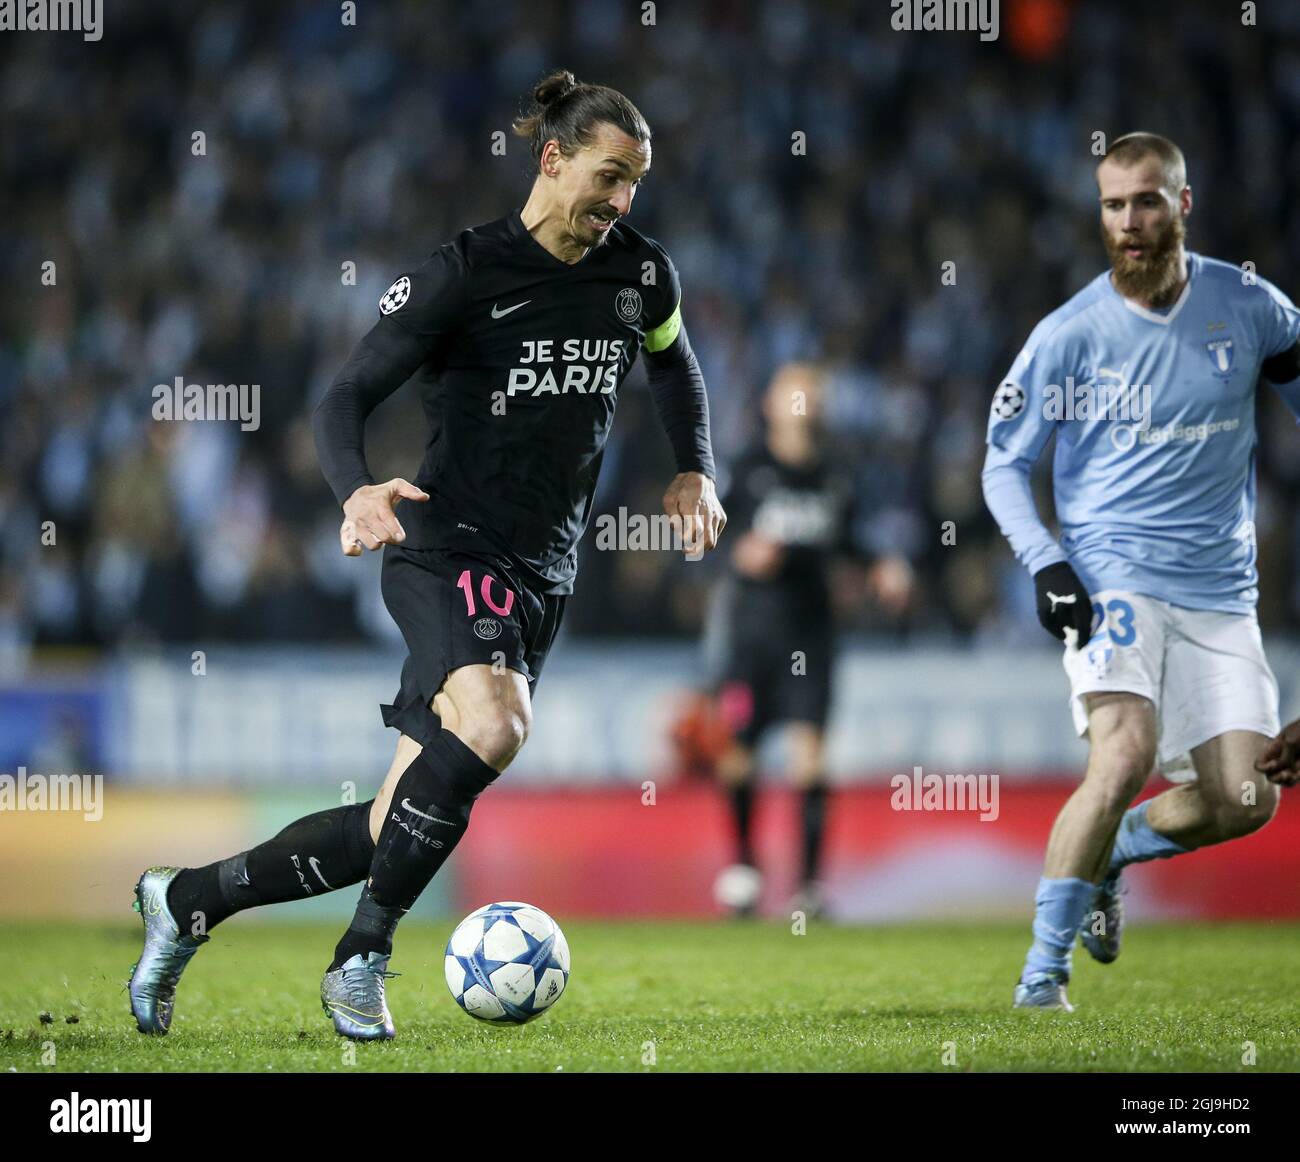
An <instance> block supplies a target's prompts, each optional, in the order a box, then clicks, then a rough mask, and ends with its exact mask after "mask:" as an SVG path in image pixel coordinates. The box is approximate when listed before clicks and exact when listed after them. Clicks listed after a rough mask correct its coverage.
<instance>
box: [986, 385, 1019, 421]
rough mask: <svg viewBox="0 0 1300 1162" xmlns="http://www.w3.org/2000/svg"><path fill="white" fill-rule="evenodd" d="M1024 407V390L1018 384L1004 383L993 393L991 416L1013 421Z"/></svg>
mask: <svg viewBox="0 0 1300 1162" xmlns="http://www.w3.org/2000/svg"><path fill="white" fill-rule="evenodd" d="M1024 406H1025V389H1024V388H1023V387H1021V386H1020V384H1018V383H1010V382H1008V383H1004V384H1003V385H1002V386H1001V387H999V388H998V389H997V391H995V392H994V393H993V414H994V415H995V416H997V417H998V419H1000V420H1013V419H1015V418H1016V416H1018V415H1019V414H1020V412H1021V409H1022V408H1023V407H1024Z"/></svg>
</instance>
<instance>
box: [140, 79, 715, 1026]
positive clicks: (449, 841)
mask: <svg viewBox="0 0 1300 1162" xmlns="http://www.w3.org/2000/svg"><path fill="white" fill-rule="evenodd" d="M533 101H534V104H533V108H532V110H531V111H530V112H529V113H528V114H527V115H526V116H523V117H521V118H519V119H518V120H517V121H516V122H515V126H514V129H515V133H516V134H517V135H518V136H520V137H522V138H524V139H525V140H526V141H527V142H528V144H529V147H530V149H531V151H532V155H533V158H534V160H535V161H536V163H537V173H536V176H535V178H534V182H533V187H532V190H531V192H530V194H529V196H528V200H527V202H526V203H525V204H524V205H523V206H522V207H520V208H517V209H514V210H512V211H511V212H510V213H509V214H507V215H506V216H505V217H503V218H499V219H497V220H496V221H493V222H489V223H486V224H485V225H482V226H476V227H474V228H473V229H470V230H466V231H464V232H463V233H461V234H460V235H459V237H457V238H456V239H455V241H453V242H449V243H447V244H446V245H445V246H443V247H441V248H440V249H439V250H437V251H436V252H435V253H434V254H433V256H432V257H431V258H430V259H429V260H428V261H427V262H425V263H424V264H423V265H422V266H419V267H417V268H415V269H414V270H411V271H410V272H409V273H407V274H404V275H402V276H401V277H400V278H398V279H397V281H396V282H394V283H393V285H392V286H391V287H389V289H388V291H387V293H386V294H384V296H383V298H382V299H381V300H380V303H379V318H378V321H377V322H376V323H375V325H374V327H373V328H372V329H371V331H370V332H369V333H368V334H367V335H366V336H365V337H364V338H362V339H361V341H360V342H359V343H358V344H357V346H356V348H355V349H354V350H353V352H352V355H351V357H350V358H349V359H348V361H347V363H346V364H344V366H343V369H342V370H341V371H340V372H339V374H338V376H337V377H336V379H335V381H334V383H333V385H332V386H331V387H330V389H329V391H328V392H327V393H326V395H325V397H324V399H323V400H322V401H321V403H320V406H319V407H318V408H317V411H316V415H315V434H316V446H317V450H318V452H319V455H320V461H321V467H322V470H323V471H324V473H325V477H326V479H327V480H328V481H329V484H330V487H331V488H332V489H333V491H334V494H335V496H336V497H337V498H338V501H339V503H340V505H342V508H343V517H344V519H343V523H342V527H341V529H340V541H341V545H342V549H343V552H344V553H345V554H347V555H348V556H359V555H360V554H361V553H362V552H363V551H364V550H368V549H370V550H373V549H378V548H379V547H380V546H381V545H382V546H384V547H385V548H384V563H383V579H382V587H383V596H384V601H385V604H386V605H387V607H388V610H389V612H390V613H391V614H392V615H393V619H394V620H395V621H396V622H397V624H398V627H399V628H400V629H401V631H402V635H403V637H404V638H405V641H406V644H407V648H408V650H409V657H408V658H407V660H406V664H405V665H404V666H403V668H402V679H401V688H400V690H399V691H398V695H397V697H396V699H395V700H394V701H393V703H392V704H391V705H388V706H384V707H383V708H382V709H383V715H384V721H385V722H386V723H387V724H388V725H389V726H392V727H394V728H395V729H397V730H399V731H400V732H401V739H400V741H399V743H398V746H397V753H396V756H395V757H394V759H393V763H392V766H391V767H390V769H389V771H388V775H387V777H386V778H385V780H384V783H383V786H382V788H381V789H380V791H379V793H378V795H376V797H375V798H374V799H372V800H370V801H369V802H367V803H361V804H356V805H349V806H343V807H336V808H334V809H333V810H329V811H322V812H320V813H318V814H316V815H312V816H309V817H307V818H305V819H301V820H298V821H297V822H296V823H293V824H290V826H289V827H287V828H286V829H285V830H284V831H283V832H281V833H280V834H279V835H277V836H276V837H275V838H273V839H271V840H269V841H267V842H266V843H264V844H262V845H260V846H259V847H256V848H253V849H252V850H250V851H246V852H242V853H240V854H239V855H236V856H232V857H231V858H229V859H226V860H222V861H220V862H218V863H215V864H210V865H208V866H207V867H204V868H195V869H177V868H155V869H150V871H148V872H146V873H145V875H144V876H142V877H141V880H140V883H139V884H138V885H137V896H138V898H139V900H140V906H141V911H142V913H143V914H144V917H145V951H144V954H143V955H142V956H141V959H140V962H139V964H137V965H136V967H135V970H134V972H133V976H132V981H131V990H130V991H131V1002H132V1011H133V1012H134V1014H135V1016H136V1020H137V1022H138V1024H139V1027H140V1029H141V1031H143V1032H152V1033H165V1032H166V1031H167V1027H168V1025H169V1024H170V1020H171V1010H172V999H173V994H174V992H175V986H176V982H177V980H178V979H179V977H180V974H181V971H182V970H183V968H184V966H185V964H186V963H188V960H189V958H190V957H191V956H192V955H193V953H194V951H195V950H196V949H197V947H198V946H199V945H200V944H202V943H203V942H204V941H206V940H207V935H206V932H207V930H208V929H210V928H211V927H212V926H213V925H214V924H215V923H218V922H220V921H221V920H222V919H224V918H225V917H227V916H229V915H231V914H233V913H234V912H237V911H240V910H242V909H244V908H249V907H253V906H255V905H258V904H269V903H278V902H281V901H284V900H293V899H301V898H304V897H305V896H308V895H318V894H320V893H321V892H327V891H333V890H335V889H338V888H343V887H347V886H349V885H351V884H356V883H359V882H361V881H362V880H364V881H365V882H366V886H365V888H364V889H363V891H362V893H361V899H360V902H359V903H358V905H357V909H356V913H355V916H354V918H353V920H352V923H351V925H350V926H349V928H348V930H347V931H346V932H345V933H344V935H343V937H342V939H341V940H340V941H339V943H338V946H337V947H336V949H335V952H334V958H333V961H332V963H331V964H330V965H329V968H328V969H327V971H326V974H325V979H324V981H323V982H322V986H321V1000H322V1004H323V1005H324V1007H325V1009H326V1011H327V1012H328V1013H330V1015H331V1016H332V1018H333V1021H334V1026H335V1029H336V1030H337V1031H338V1032H339V1033H340V1034H342V1035H344V1036H347V1037H352V1038H354V1039H358V1040H370V1039H382V1038H389V1037H392V1036H393V1025H392V1020H391V1018H390V1016H389V1013H388V1008H387V1005H386V1003H385V999H384V980H385V978H386V977H387V976H388V975H391V974H389V973H388V972H387V967H388V960H389V956H390V954H391V952H392V944H393V933H394V930H395V929H396V926H397V924H398V921H399V920H400V919H401V917H402V916H403V915H404V914H405V913H406V911H407V910H408V909H409V908H410V907H411V906H412V905H413V904H414V903H415V900H416V899H417V898H418V897H419V895H420V893H421V892H422V891H423V890H424V888H425V887H426V886H427V885H428V883H429V881H430V880H431V879H432V877H433V875H434V874H435V873H436V872H437V870H438V868H439V867H441V865H442V863H443V862H444V861H445V860H446V858H447V856H448V855H450V854H451V851H452V849H453V848H454V847H455V846H456V844H457V842H458V841H459V840H460V838H461V836H462V835H463V834H464V832H465V829H466V827H467V825H468V822H469V814H470V808H471V807H472V806H473V803H474V800H475V799H476V798H477V797H478V795H479V794H480V793H481V792H482V791H484V790H485V789H486V788H487V787H488V786H490V785H491V783H492V782H493V780H494V779H496V777H497V775H498V774H500V772H502V771H504V770H505V768H506V767H507V766H508V765H509V763H510V761H511V760H512V759H513V758H514V756H515V755H516V754H517V753H518V751H519V748H520V747H521V746H522V745H523V743H524V739H525V738H526V737H527V735H528V730H529V726H530V723H531V720H532V697H533V689H534V686H535V684H536V682H537V679H538V677H539V675H540V673H541V670H542V666H543V664H544V662H545V660H546V655H547V652H548V650H549V649H550V647H551V644H552V642H553V641H554V639H555V634H556V632H557V630H558V629H559V626H560V620H561V617H562V615H563V612H564V605H565V602H566V600H567V599H568V594H569V593H571V592H572V589H573V579H574V576H575V574H576V572H577V544H578V541H579V539H580V538H581V536H582V533H583V530H584V528H585V527H586V524H587V519H588V516H589V514H590V511H591V503H592V495H593V493H594V491H595V488H596V479H597V475H598V473H599V471H600V465H601V457H602V454H603V449H604V446H605V441H606V439H607V437H608V435H609V430H610V425H611V423H612V422H613V418H614V406H615V401H616V399H617V392H618V387H619V385H620V384H621V383H622V382H623V380H624V378H625V377H626V376H627V374H628V372H629V371H630V370H631V367H632V364H633V363H634V361H635V360H636V358H637V354H638V353H639V352H640V351H642V350H644V352H645V357H646V364H647V377H648V379H649V382H650V388H651V391H652V393H653V395H654V399H655V405H656V408H657V411H658V414H659V417H660V419H661V421H662V423H663V427H664V430H665V431H666V433H667V435H668V439H669V441H670V443H671V445H672V448H673V452H674V455H675V457H676V462H677V469H678V471H677V475H676V476H675V477H674V478H673V480H672V482H671V483H670V485H669V487H668V490H667V493H666V494H665V496H664V508H665V511H666V512H667V514H668V515H669V517H670V518H671V519H672V520H673V521H674V522H676V524H677V526H678V528H679V530H680V531H681V533H682V543H683V548H684V550H685V552H686V553H687V555H688V556H695V555H698V553H699V552H700V551H701V550H707V549H710V548H712V547H713V546H714V544H715V543H716V542H717V538H718V536H719V535H720V533H721V531H722V527H723V525H724V524H725V522H726V517H725V515H724V513H723V510H722V507H721V505H720V504H719V503H718V499H717V495H716V493H715V491H714V484H713V475H714V471H713V456H712V451H711V448H710V440H709V415H708V403H707V400H706V397H705V391H704V381H703V377H702V376H701V374H700V369H699V365H698V364H697V362H696V360H695V356H694V355H693V353H692V351H691V348H690V344H689V342H688V341H687V338H686V331H685V328H684V327H683V325H682V316H681V310H680V297H681V295H680V286H679V283H678V278H677V271H676V269H675V268H674V266H673V263H672V261H671V260H670V259H669V257H668V255H667V254H666V253H665V252H664V250H663V249H662V247H660V246H659V245H658V244H657V243H656V242H654V241H652V240H651V239H649V238H645V237H643V236H642V235H640V234H638V233H637V232H636V231H635V230H633V229H631V228H630V227H628V226H627V225H625V224H624V223H623V221H622V219H623V218H625V217H626V215H627V214H628V213H629V211H630V210H631V208H632V199H633V197H634V196H635V194H636V190H637V187H638V186H639V185H640V184H641V182H642V181H643V180H644V178H645V176H646V174H647V173H648V172H649V169H650V161H651V148H650V130H649V128H648V127H647V125H646V122H645V119H644V118H643V117H642V116H641V114H640V112H639V111H638V110H637V109H636V107H635V106H634V105H633V104H632V103H631V101H629V100H628V99H627V98H626V97H625V96H623V95H622V94H621V93H619V92H617V91H616V90H613V89H610V88H607V87H604V86H601V85H586V84H577V83H576V82H575V80H574V78H573V76H572V74H571V73H567V72H558V73H554V74H552V75H551V76H549V77H547V78H546V79H544V80H543V81H542V82H541V83H540V84H539V85H538V86H537V88H536V89H535V90H534V93H533ZM412 376H415V378H416V381H417V383H418V384H419V390H420V394H421V399H422V402H423V405H424V415H425V419H426V421H427V423H428V429H429V435H428V441H427V445H426V450H425V455H424V461H423V463H422V464H421V466H420V471H419V473H418V474H417V475H416V477H415V480H414V482H409V481H407V480H403V479H394V480H389V481H387V482H386V483H382V484H377V483H375V481H374V478H373V477H372V476H371V475H370V471H369V469H368V467H367V465H366V458H365V422H366V417H367V416H368V415H369V414H370V412H371V411H372V410H373V409H374V408H375V407H376V406H377V405H378V404H379V403H381V402H382V401H383V400H384V399H385V398H387V397H388V396H390V395H391V394H392V393H393V392H395V391H396V390H397V389H398V388H399V387H401V386H402V384H403V383H405V382H406V381H407V380H408V379H409V378H411V377H412ZM358 775H359V776H363V777H364V775H365V772H358ZM193 917H199V918H200V919H201V922H202V928H201V931H200V930H196V928H195V927H194V926H193V924H192V921H191V918H193Z"/></svg>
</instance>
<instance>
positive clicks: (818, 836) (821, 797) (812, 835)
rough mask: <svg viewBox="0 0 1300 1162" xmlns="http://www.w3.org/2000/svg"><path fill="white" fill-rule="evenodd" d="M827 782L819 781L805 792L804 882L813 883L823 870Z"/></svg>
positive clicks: (805, 789)
mask: <svg viewBox="0 0 1300 1162" xmlns="http://www.w3.org/2000/svg"><path fill="white" fill-rule="evenodd" d="M826 797H827V788H826V784H825V783H821V782H817V783H814V784H813V785H812V786H810V787H805V788H804V792H803V881H802V882H803V883H805V884H811V883H813V882H814V881H815V880H816V879H817V877H818V874H819V873H820V871H821V859H822V835H823V833H824V832H825V830H826Z"/></svg>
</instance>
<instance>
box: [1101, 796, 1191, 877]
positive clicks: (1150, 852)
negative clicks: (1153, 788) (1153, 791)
mask: <svg viewBox="0 0 1300 1162" xmlns="http://www.w3.org/2000/svg"><path fill="white" fill-rule="evenodd" d="M1152 801H1153V800H1151V799H1148V800H1147V801H1146V802H1145V803H1139V804H1138V805H1137V806H1136V807H1130V808H1129V809H1128V810H1127V811H1125V812H1124V818H1123V819H1121V820H1120V821H1119V831H1118V832H1116V834H1115V849H1114V850H1113V851H1112V852H1111V853H1110V871H1112V872H1117V871H1119V870H1120V869H1121V868H1124V867H1127V866H1128V865H1129V864H1131V863H1145V862H1146V861H1147V860H1149V859H1168V858H1169V857H1170V856H1171V855H1182V854H1183V853H1184V852H1186V851H1189V850H1190V848H1186V847H1180V846H1179V845H1178V844H1177V843H1175V842H1174V841H1173V840H1172V839H1169V838H1167V837H1166V836H1163V835H1161V834H1160V832H1158V831H1156V830H1154V829H1153V828H1152V826H1151V824H1150V823H1148V822H1147V808H1148V807H1150V806H1151V803H1152Z"/></svg>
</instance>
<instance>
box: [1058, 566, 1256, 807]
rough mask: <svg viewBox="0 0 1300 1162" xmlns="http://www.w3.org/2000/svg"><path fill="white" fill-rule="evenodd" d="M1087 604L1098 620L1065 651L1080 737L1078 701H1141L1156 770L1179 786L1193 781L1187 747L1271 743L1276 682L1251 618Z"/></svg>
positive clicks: (1115, 599) (1153, 605)
mask: <svg viewBox="0 0 1300 1162" xmlns="http://www.w3.org/2000/svg"><path fill="white" fill-rule="evenodd" d="M1092 601H1093V622H1094V624H1096V623H1097V620H1098V618H1099V617H1104V620H1103V621H1102V622H1101V624H1100V625H1099V626H1098V628H1097V630H1096V631H1095V632H1094V633H1093V635H1092V638H1091V639H1090V640H1089V641H1088V644H1087V645H1086V646H1084V648H1083V649H1081V650H1072V649H1070V648H1068V647H1067V648H1066V650H1065V672H1066V674H1067V675H1068V676H1069V679H1070V707H1071V710H1072V711H1073V713H1074V726H1075V729H1076V730H1077V731H1078V732H1079V734H1080V735H1083V734H1086V733H1087V731H1088V715H1087V712H1086V711H1085V710H1084V707H1083V695H1085V694H1096V693H1101V692H1103V691H1122V692H1127V693H1130V694H1141V695H1142V696H1143V697H1144V698H1149V699H1150V700H1151V702H1152V703H1153V704H1154V705H1155V708H1156V721H1157V729H1158V731H1159V744H1158V745H1159V750H1158V761H1159V763H1160V766H1161V768H1162V770H1163V771H1164V773H1165V775H1166V777H1167V778H1169V779H1170V780H1171V781H1173V782H1185V781H1190V780H1191V779H1194V778H1195V777H1196V774H1195V771H1194V770H1193V769H1192V760H1191V755H1190V753H1189V752H1190V751H1191V749H1192V748H1193V747H1195V746H1199V745H1200V744H1201V743H1203V742H1208V741H1209V740H1210V739H1212V738H1215V737H1217V736H1218V735H1220V734H1223V733H1224V732H1225V731H1229V730H1253V731H1255V732H1256V733H1258V734H1265V735H1268V736H1269V737H1272V736H1273V735H1275V734H1277V732H1278V730H1279V729H1280V723H1279V721H1278V713H1277V679H1275V678H1274V677H1273V671H1272V670H1271V669H1269V665H1268V662H1267V661H1266V660H1265V658H1264V643H1263V640H1262V639H1261V638H1260V635H1259V622H1258V620H1256V617H1255V615H1254V613H1219V612H1217V611H1215V610H1209V609H1184V608H1182V607H1181V606H1177V605H1170V604H1169V603H1168V602H1166V601H1158V600H1157V599H1156V598H1154V597H1144V596H1142V595H1141V594H1137V593H1126V592H1123V591H1122V590H1118V589H1106V590H1103V591H1102V592H1101V593H1095V594H1093V598H1092ZM1099 608H1100V610H1103V611H1104V614H1102V613H1099V612H1098V611H1099Z"/></svg>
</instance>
